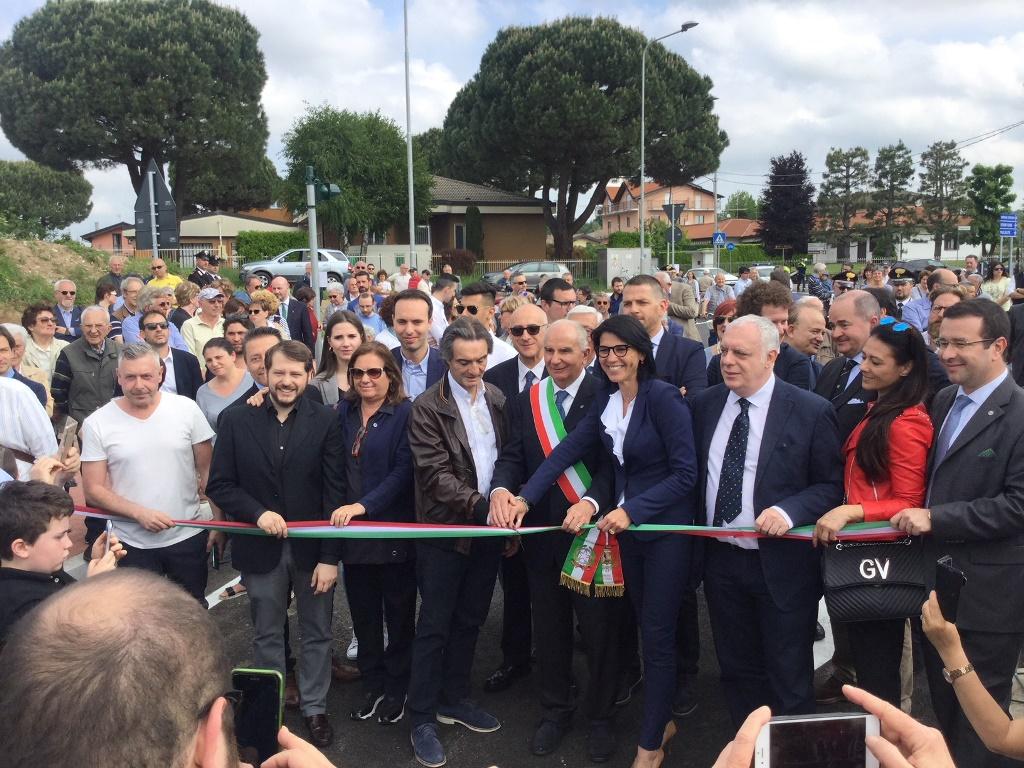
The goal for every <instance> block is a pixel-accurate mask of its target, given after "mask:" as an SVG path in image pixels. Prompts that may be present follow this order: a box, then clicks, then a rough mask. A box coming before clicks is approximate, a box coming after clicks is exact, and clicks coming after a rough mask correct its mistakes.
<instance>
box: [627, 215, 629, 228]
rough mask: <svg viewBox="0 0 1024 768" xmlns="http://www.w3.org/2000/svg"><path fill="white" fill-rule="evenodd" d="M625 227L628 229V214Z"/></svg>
mask: <svg viewBox="0 0 1024 768" xmlns="http://www.w3.org/2000/svg"><path fill="white" fill-rule="evenodd" d="M626 229H629V216H627V217H626Z"/></svg>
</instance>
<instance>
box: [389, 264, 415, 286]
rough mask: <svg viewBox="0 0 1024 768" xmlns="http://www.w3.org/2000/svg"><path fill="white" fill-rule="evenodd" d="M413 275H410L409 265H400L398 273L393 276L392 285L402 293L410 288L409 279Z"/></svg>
mask: <svg viewBox="0 0 1024 768" xmlns="http://www.w3.org/2000/svg"><path fill="white" fill-rule="evenodd" d="M410 277H412V275H410V274H409V265H408V264H405V263H404V262H403V263H402V264H399V265H398V273H397V274H394V275H392V276H391V284H392V286H394V289H395V291H396V292H397V293H401V292H402V291H404V290H407V289H408V288H409V278H410Z"/></svg>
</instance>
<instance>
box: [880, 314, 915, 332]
mask: <svg viewBox="0 0 1024 768" xmlns="http://www.w3.org/2000/svg"><path fill="white" fill-rule="evenodd" d="M878 324H879V325H881V326H883V327H888V326H890V325H891V326H892V330H894V331H896V333H903V332H904V331H909V330H910V325H908V324H907V323H897V322H896V318H895V317H888V316H886V317H883V318H882V319H881V320H879V321H878Z"/></svg>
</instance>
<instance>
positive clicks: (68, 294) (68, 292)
mask: <svg viewBox="0 0 1024 768" xmlns="http://www.w3.org/2000/svg"><path fill="white" fill-rule="evenodd" d="M76 293H78V291H61V292H60V295H61V296H74V295H75V294H76Z"/></svg>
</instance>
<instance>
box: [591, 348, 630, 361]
mask: <svg viewBox="0 0 1024 768" xmlns="http://www.w3.org/2000/svg"><path fill="white" fill-rule="evenodd" d="M630 349H632V347H630V346H629V344H616V345H615V346H614V347H598V348H597V356H598V357H600V358H601V359H602V360H604V359H605V358H606V357H608V355H610V354H611V353H612V352H614V353H615V356H616V357H625V356H626V353H627V352H629V350H630Z"/></svg>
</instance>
